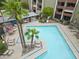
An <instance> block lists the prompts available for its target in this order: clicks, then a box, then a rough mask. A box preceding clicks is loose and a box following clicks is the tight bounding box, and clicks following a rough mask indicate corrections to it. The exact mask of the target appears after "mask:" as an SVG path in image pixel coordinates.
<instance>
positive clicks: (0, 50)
mask: <svg viewBox="0 0 79 59" xmlns="http://www.w3.org/2000/svg"><path fill="white" fill-rule="evenodd" d="M6 50H7V45H6V44H5V43H3V42H2V40H0V55H1V54H3V53H4V52H5V51H6Z"/></svg>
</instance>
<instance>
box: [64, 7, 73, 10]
mask: <svg viewBox="0 0 79 59" xmlns="http://www.w3.org/2000/svg"><path fill="white" fill-rule="evenodd" d="M65 10H74V7H65Z"/></svg>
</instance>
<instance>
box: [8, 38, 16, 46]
mask: <svg viewBox="0 0 79 59" xmlns="http://www.w3.org/2000/svg"><path fill="white" fill-rule="evenodd" d="M7 44H8V46H13V45H15V39H8V40H7Z"/></svg>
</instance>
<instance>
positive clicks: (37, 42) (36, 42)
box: [34, 40, 42, 48]
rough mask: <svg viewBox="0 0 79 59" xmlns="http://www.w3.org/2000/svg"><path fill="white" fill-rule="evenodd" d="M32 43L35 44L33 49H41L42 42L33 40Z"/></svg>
mask: <svg viewBox="0 0 79 59" xmlns="http://www.w3.org/2000/svg"><path fill="white" fill-rule="evenodd" d="M34 43H35V47H37V48H40V47H41V48H42V42H41V41H40V40H35V41H34Z"/></svg>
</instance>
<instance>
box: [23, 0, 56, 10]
mask: <svg viewBox="0 0 79 59" xmlns="http://www.w3.org/2000/svg"><path fill="white" fill-rule="evenodd" d="M22 1H25V2H27V1H28V3H29V8H30V9H31V7H32V5H31V0H22ZM55 4H56V0H43V7H52V8H55Z"/></svg>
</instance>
